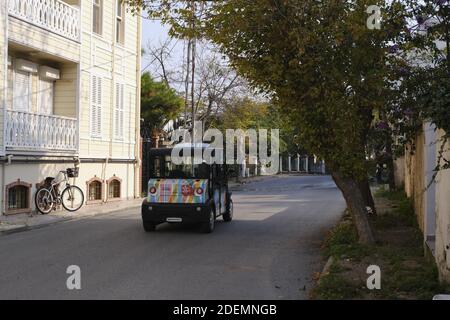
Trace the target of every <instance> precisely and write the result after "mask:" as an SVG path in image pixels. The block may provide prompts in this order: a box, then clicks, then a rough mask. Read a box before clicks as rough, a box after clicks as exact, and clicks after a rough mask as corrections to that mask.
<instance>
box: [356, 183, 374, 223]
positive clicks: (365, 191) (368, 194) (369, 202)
mask: <svg viewBox="0 0 450 320" xmlns="http://www.w3.org/2000/svg"><path fill="white" fill-rule="evenodd" d="M359 189H360V190H361V193H362V196H363V198H364V202H365V203H366V207H370V208H372V212H373V214H377V210H376V208H375V201H374V200H373V197H372V191H371V190H370V183H369V179H368V178H365V179H364V180H362V181H361V182H359Z"/></svg>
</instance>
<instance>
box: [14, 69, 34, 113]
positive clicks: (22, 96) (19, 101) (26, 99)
mask: <svg viewBox="0 0 450 320" xmlns="http://www.w3.org/2000/svg"><path fill="white" fill-rule="evenodd" d="M13 99H14V102H13V109H14V110H16V111H24V112H28V111H29V109H30V102H31V75H30V73H29V72H26V71H21V70H16V71H15V74H14V89H13Z"/></svg>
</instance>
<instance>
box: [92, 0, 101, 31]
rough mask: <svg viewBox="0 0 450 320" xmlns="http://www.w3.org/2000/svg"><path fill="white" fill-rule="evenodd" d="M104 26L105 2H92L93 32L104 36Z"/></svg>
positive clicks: (95, 0)
mask: <svg viewBox="0 0 450 320" xmlns="http://www.w3.org/2000/svg"><path fill="white" fill-rule="evenodd" d="M102 24H103V0H93V1H92V31H93V32H94V33H96V34H98V35H101V34H102Z"/></svg>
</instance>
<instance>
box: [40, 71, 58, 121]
mask: <svg viewBox="0 0 450 320" xmlns="http://www.w3.org/2000/svg"><path fill="white" fill-rule="evenodd" d="M54 84H55V83H54V81H50V80H43V79H39V100H38V108H39V113H40V114H53V98H54Z"/></svg>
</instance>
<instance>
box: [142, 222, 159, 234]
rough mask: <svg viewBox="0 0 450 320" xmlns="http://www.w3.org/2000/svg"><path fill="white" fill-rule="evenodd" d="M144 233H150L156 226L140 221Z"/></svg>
mask: <svg viewBox="0 0 450 320" xmlns="http://www.w3.org/2000/svg"><path fill="white" fill-rule="evenodd" d="M142 224H143V226H144V230H145V232H152V231H155V229H156V224H155V223H153V222H146V221H142Z"/></svg>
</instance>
